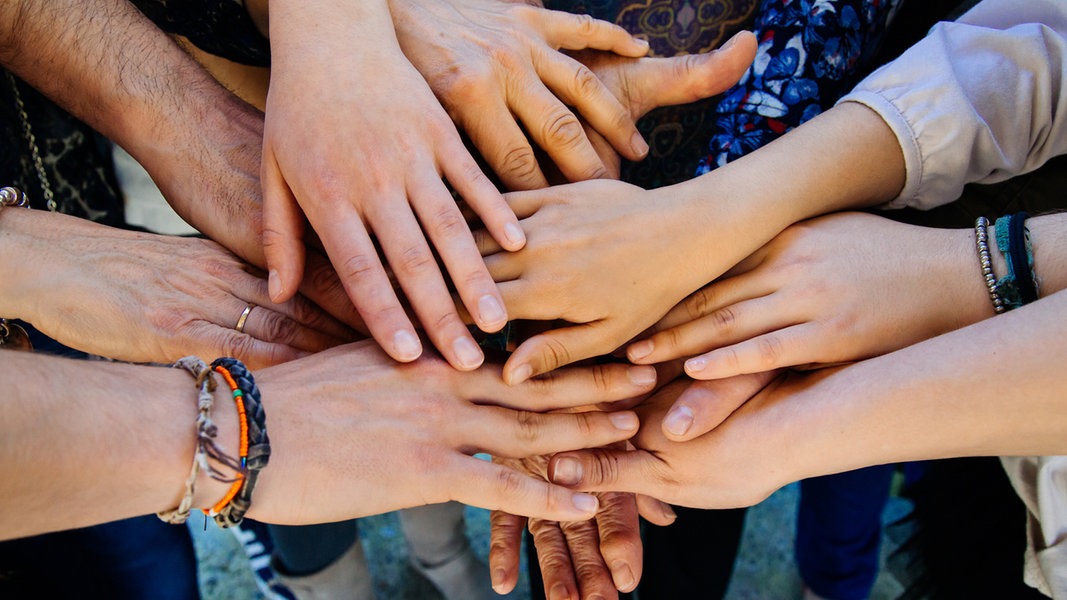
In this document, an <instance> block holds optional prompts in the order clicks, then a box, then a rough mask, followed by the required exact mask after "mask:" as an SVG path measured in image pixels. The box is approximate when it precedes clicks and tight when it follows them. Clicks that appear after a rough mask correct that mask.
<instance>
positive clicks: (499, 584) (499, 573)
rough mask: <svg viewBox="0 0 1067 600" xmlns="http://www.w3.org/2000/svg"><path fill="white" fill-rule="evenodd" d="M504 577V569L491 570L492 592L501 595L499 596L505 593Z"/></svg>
mask: <svg viewBox="0 0 1067 600" xmlns="http://www.w3.org/2000/svg"><path fill="white" fill-rule="evenodd" d="M504 575H505V573H504V569H493V576H492V581H493V591H494V592H496V593H498V594H501V595H503V594H505V593H506V592H505V591H504V589H503V588H504Z"/></svg>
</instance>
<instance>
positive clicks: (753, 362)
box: [685, 323, 833, 379]
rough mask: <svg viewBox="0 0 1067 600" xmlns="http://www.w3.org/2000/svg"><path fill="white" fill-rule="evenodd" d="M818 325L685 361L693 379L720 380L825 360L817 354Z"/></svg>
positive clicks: (773, 334) (806, 325)
mask: <svg viewBox="0 0 1067 600" xmlns="http://www.w3.org/2000/svg"><path fill="white" fill-rule="evenodd" d="M820 339H821V336H820V335H819V325H818V324H817V323H804V324H801V325H794V326H792V327H786V328H784V329H779V330H777V331H772V332H770V333H766V334H764V335H760V336H756V337H754V338H752V339H749V340H745V341H743V342H739V343H737V344H734V345H732V346H727V347H725V348H719V349H718V350H712V351H711V352H708V353H707V354H702V355H700V356H694V357H693V358H690V359H689V360H687V361H685V372H686V374H687V375H689V376H690V377H692V378H693V379H720V378H723V377H732V376H734V375H741V374H743V373H760V372H763V371H770V370H773V369H778V368H781V367H791V366H793V365H803V364H807V363H812V362H820V361H825V360H833V359H824V358H823V355H822V353H821V352H819V350H821V348H819V346H818V342H819V341H820Z"/></svg>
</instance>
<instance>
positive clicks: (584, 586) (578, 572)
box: [545, 503, 619, 599]
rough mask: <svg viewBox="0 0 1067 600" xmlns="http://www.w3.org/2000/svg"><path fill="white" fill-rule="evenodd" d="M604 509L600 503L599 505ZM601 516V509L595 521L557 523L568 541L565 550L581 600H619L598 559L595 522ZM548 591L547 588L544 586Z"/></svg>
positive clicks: (606, 568) (600, 560)
mask: <svg viewBox="0 0 1067 600" xmlns="http://www.w3.org/2000/svg"><path fill="white" fill-rule="evenodd" d="M601 506H602V507H603V503H601ZM602 514H603V509H602V510H601V512H600V513H598V514H597V518H596V519H590V520H588V521H569V522H565V523H560V524H559V528H560V529H561V530H562V531H563V536H564V537H565V538H566V540H567V550H568V553H569V554H570V562H571V565H572V569H573V572H574V578H575V579H576V580H577V581H578V593H579V595H580V596H581V597H582V598H616V599H617V598H618V597H619V594H618V593H617V592H616V591H615V584H614V583H613V582H612V581H611V571H609V570H608V567H607V565H605V564H604V557H603V556H601V555H600V538H599V535H598V531H597V525H596V521H597V520H599V519H600V517H601V515H602ZM545 587H548V584H547V583H546V584H545Z"/></svg>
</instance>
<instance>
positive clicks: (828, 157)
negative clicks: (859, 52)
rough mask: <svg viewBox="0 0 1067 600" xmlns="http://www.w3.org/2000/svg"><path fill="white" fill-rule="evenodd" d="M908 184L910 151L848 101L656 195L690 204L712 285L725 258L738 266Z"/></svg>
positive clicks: (690, 230) (693, 235)
mask: <svg viewBox="0 0 1067 600" xmlns="http://www.w3.org/2000/svg"><path fill="white" fill-rule="evenodd" d="M903 184H904V161H903V156H902V154H901V150H900V145H899V143H898V142H897V140H896V137H895V136H894V135H893V133H892V131H891V130H890V129H889V127H888V126H887V125H886V124H885V122H884V121H883V120H882V119H881V118H880V117H879V116H878V115H877V114H876V113H875V112H874V111H872V110H870V109H868V108H866V107H864V106H861V105H858V104H847V105H841V106H837V107H835V108H833V109H831V110H829V111H827V112H826V113H824V114H822V115H819V116H818V117H816V118H814V119H812V120H811V121H808V122H807V123H805V124H804V125H801V126H800V127H798V128H796V129H794V130H793V131H791V132H789V133H788V134H787V135H784V136H782V137H781V138H779V139H777V140H775V141H773V142H771V143H770V144H768V145H766V146H764V147H762V148H760V149H759V150H757V151H756V152H753V153H752V154H749V155H747V156H744V157H741V158H739V159H738V160H736V161H734V162H731V163H729V164H727V165H725V166H723V167H720V168H718V169H715V170H714V171H712V172H710V173H707V174H705V175H702V176H700V177H697V178H696V179H693V180H690V181H688V182H685V183H682V184H679V185H676V186H672V187H669V188H661V190H662V191H661V192H655V193H663V194H670V195H671V196H672V197H673V198H675V199H676V200H677V201H679V202H681V203H682V204H683V205H684V208H683V210H684V211H685V212H686V213H687V216H688V218H687V219H686V222H687V225H686V229H685V230H684V231H686V232H687V235H688V236H689V239H691V240H694V242H693V244H692V245H693V246H694V247H696V248H700V249H702V254H703V255H704V256H706V257H707V260H706V261H705V262H706V263H707V267H710V268H707V267H706V266H705V265H701V267H702V268H703V270H702V271H701V273H700V277H701V278H703V279H702V282H701V283H707V282H708V281H712V280H714V279H715V278H717V277H718V276H719V275H722V270H721V266H720V265H721V264H722V263H723V257H724V256H732V257H733V259H732V261H728V262H729V265H728V266H732V265H733V264H735V263H737V262H739V261H740V260H741V259H743V258H744V257H746V256H748V255H749V254H751V253H752V252H753V251H755V250H756V249H757V248H759V247H760V246H762V245H763V244H765V243H767V242H768V241H770V240H771V239H772V238H774V236H776V235H778V233H780V232H781V231H782V230H784V229H785V228H786V227H788V226H789V225H792V224H793V223H796V222H798V221H802V220H804V219H808V218H811V217H815V216H818V215H822V214H826V213H830V212H835V211H839V210H845V209H849V208H861V207H868V206H873V205H875V204H878V203H881V202H885V201H887V200H889V199H890V198H892V197H894V196H895V195H896V194H897V193H898V192H899V190H900V188H901V187H902V186H903ZM724 234H725V235H724Z"/></svg>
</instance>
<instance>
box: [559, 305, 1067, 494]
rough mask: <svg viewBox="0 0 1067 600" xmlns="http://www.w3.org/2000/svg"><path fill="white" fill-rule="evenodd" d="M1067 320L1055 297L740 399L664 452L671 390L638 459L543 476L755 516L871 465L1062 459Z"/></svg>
mask: <svg viewBox="0 0 1067 600" xmlns="http://www.w3.org/2000/svg"><path fill="white" fill-rule="evenodd" d="M1065 315H1067V292H1065V291H1061V292H1057V293H1055V294H1053V295H1051V296H1049V297H1047V298H1043V299H1041V300H1039V301H1037V302H1035V303H1033V304H1030V305H1027V306H1024V307H1022V308H1020V309H1017V310H1014V311H1012V312H1010V313H1007V314H1004V315H1000V316H998V317H997V318H995V319H989V320H987V321H983V322H982V323H978V324H975V325H971V326H969V327H966V328H964V329H961V330H958V331H954V332H952V333H949V334H946V335H943V336H940V337H937V338H934V339H931V340H928V341H925V342H921V343H919V344H916V345H914V346H910V347H908V348H905V349H903V350H899V351H897V352H894V353H892V354H887V355H884V356H880V357H877V358H873V359H869V360H866V361H863V362H860V363H856V364H854V365H850V366H848V367H845V368H841V369H835V370H824V371H817V372H813V373H808V374H803V375H790V376H789V377H787V378H786V379H784V380H780V381H779V382H778V383H777V384H772V385H770V386H768V387H767V388H765V389H764V390H763V391H762V392H760V393H758V394H757V395H756V396H755V397H753V398H752V399H751V400H748V401H747V402H745V399H746V394H744V393H740V394H737V398H735V403H734V405H735V406H736V405H740V404H742V403H743V404H744V405H743V406H741V407H740V408H739V409H737V410H736V411H735V412H733V414H731V415H729V416H727V418H726V419H725V421H724V422H723V423H722V425H720V426H719V427H717V428H715V429H713V430H712V431H710V432H709V433H706V434H704V435H702V436H700V437H698V438H696V439H694V440H691V441H688V442H685V443H677V442H673V441H670V440H668V439H667V438H666V437H665V436H664V435H663V433H662V430H661V429H660V427H659V422H660V420H661V419H662V416H663V414H664V413H665V412H666V410H667V408H668V407H670V406H671V404H672V403H673V401H674V398H675V397H676V396H677V395H678V394H679V393H681V391H683V389H684V387H685V384H684V383H681V384H676V385H674V386H672V387H670V388H667V390H665V392H664V395H663V396H661V397H660V398H658V399H657V401H655V402H653V403H651V404H650V405H649V407H648V409H647V411H646V412H644V413H643V414H642V415H641V416H642V423H643V424H644V426H643V427H642V429H641V432H640V433H639V434H638V436H637V437H636V438H635V440H634V444H635V445H636V446H637V447H639V448H641V449H642V450H639V451H637V452H632V453H611V454H609V453H606V452H603V451H598V452H597V453H595V454H593V453H566V454H563V455H559V456H557V457H556V458H554V459H553V460H554V463H553V467H552V468H554V471H550V473H552V474H553V481H556V482H557V483H566V484H577V486H578V487H579V488H580V489H587V490H605V489H610V490H623V491H634V492H638V493H650V494H653V495H656V496H657V497H658V498H660V499H661V500H664V501H667V502H671V503H677V504H682V505H686V506H699V507H707V508H711V507H717V508H725V507H730V506H744V505H751V504H754V503H756V502H759V501H760V500H762V499H763V498H765V497H766V496H768V495H769V494H770V493H771V492H773V491H774V490H776V489H778V488H779V487H781V486H782V485H785V484H786V483H789V482H792V481H797V480H799V479H803V478H806V477H813V476H816V475H825V474H829V473H837V472H841V471H846V470H850V469H856V468H859V467H863V466H867V465H875V464H885V463H893V462H902V461H909V460H922V459H934V458H951V457H959V456H989V455H1004V456H1016V455H1058V454H1064V453H1067V443H1065V440H1067V436H1065V431H1067V426H1065V423H1067V402H1064V399H1063V393H1062V390H1063V389H1064V386H1065V385H1067V370H1064V369H1063V364H1062V363H1063V357H1064V356H1067V320H1065V319H1064V316H1065ZM1038 348H1039V349H1040V350H1039V351H1035V349H1038ZM753 377H758V376H753V375H742V376H740V378H741V379H751V378H753ZM733 381H734V380H732V379H726V380H718V381H714V382H702V383H707V384H716V385H729V384H730V383H731V382H733ZM740 391H741V392H744V390H740ZM748 395H751V394H748ZM783 448H788V449H789V451H788V452H784V453H783V452H782V449H783ZM708 465H715V468H714V469H709V468H708Z"/></svg>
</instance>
